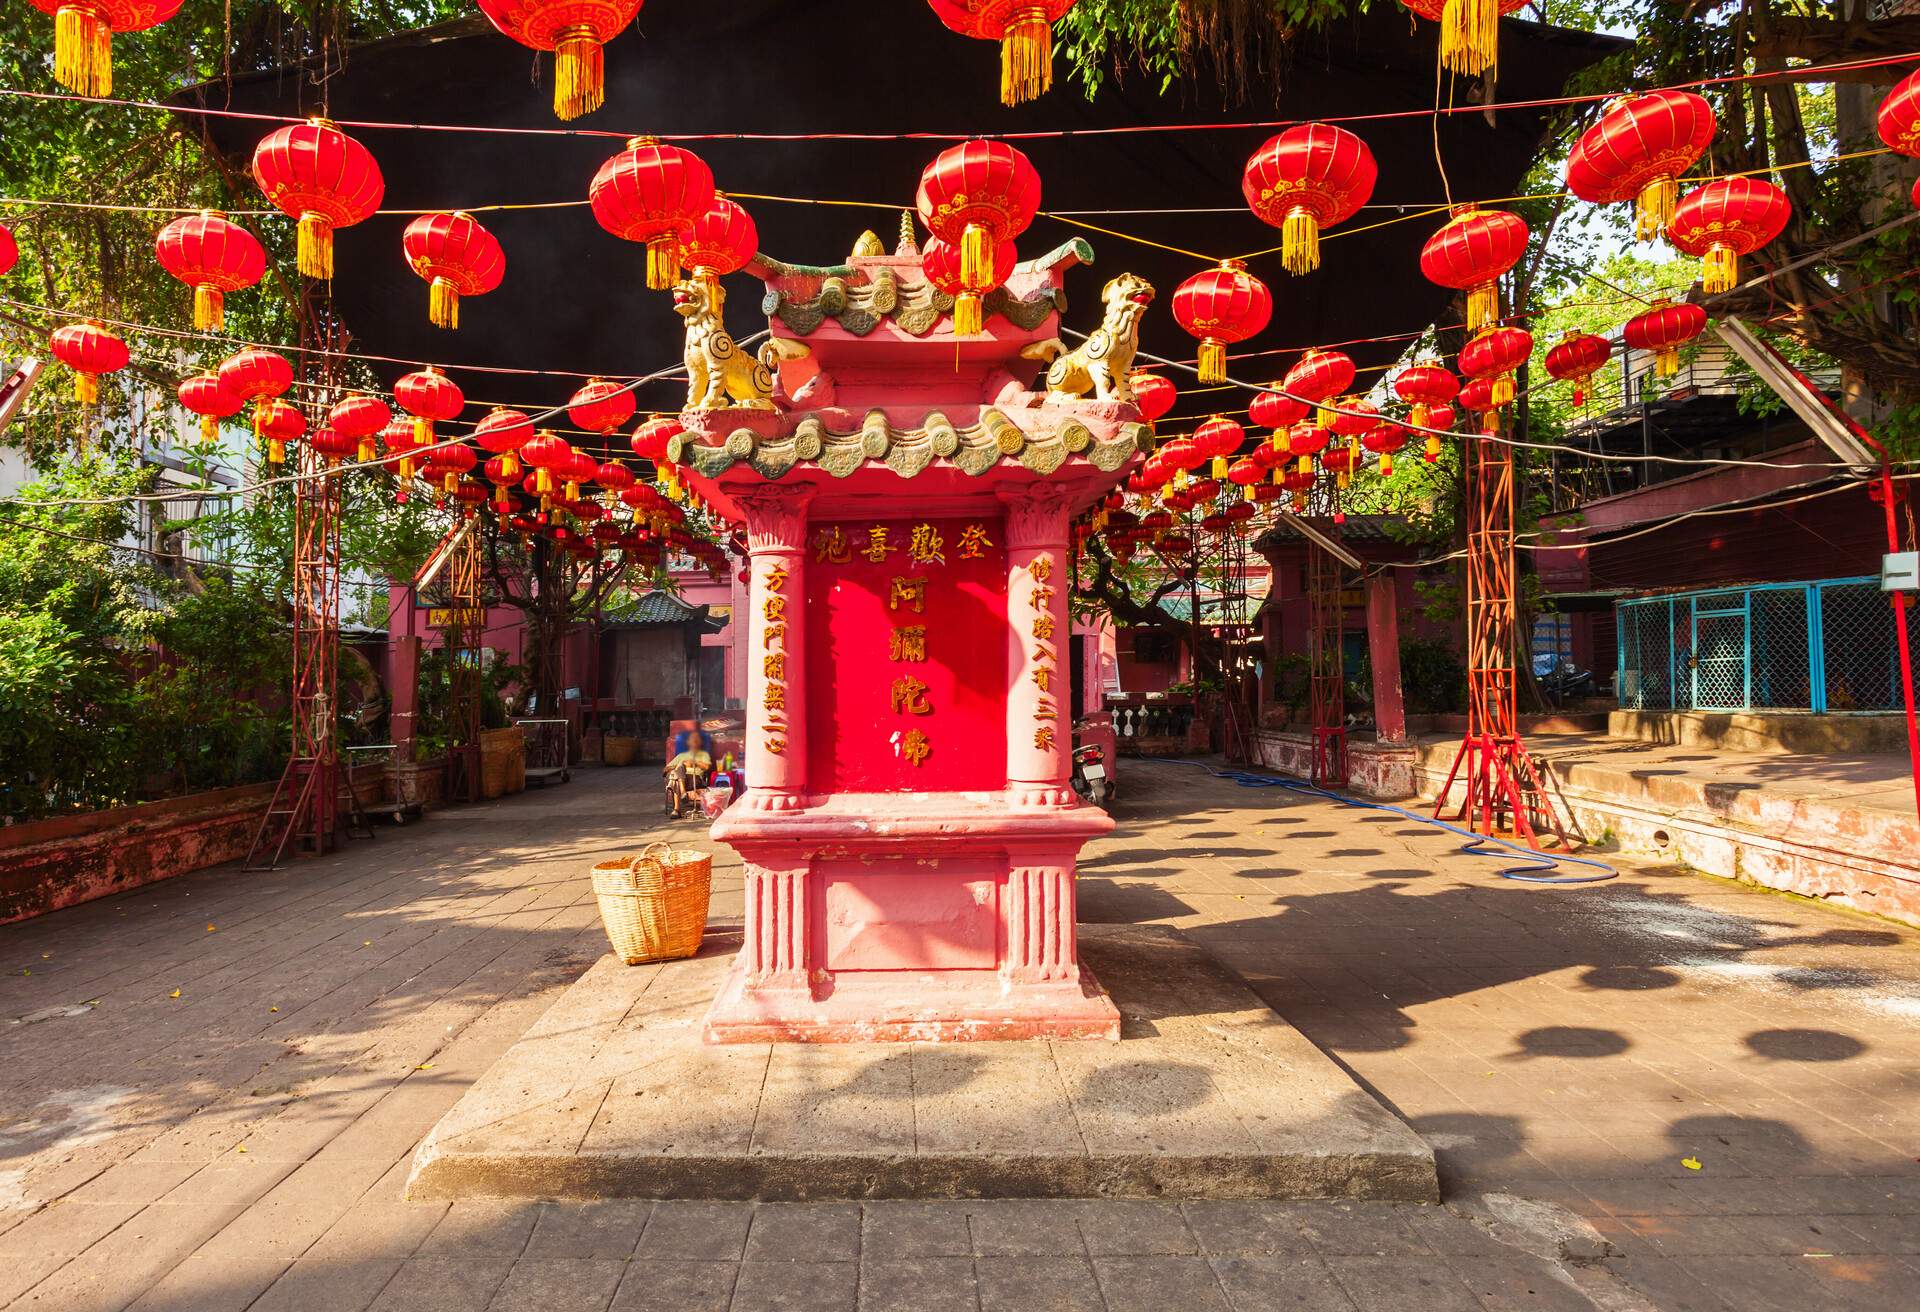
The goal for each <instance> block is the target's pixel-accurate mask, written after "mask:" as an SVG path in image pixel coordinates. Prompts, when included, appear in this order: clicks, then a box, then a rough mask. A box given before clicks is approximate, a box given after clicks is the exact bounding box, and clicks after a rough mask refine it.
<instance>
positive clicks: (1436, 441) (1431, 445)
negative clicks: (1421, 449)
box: [1427, 433, 1440, 464]
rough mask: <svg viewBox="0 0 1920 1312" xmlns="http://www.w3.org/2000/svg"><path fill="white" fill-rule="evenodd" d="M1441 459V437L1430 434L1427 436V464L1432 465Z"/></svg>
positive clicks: (1436, 434)
mask: <svg viewBox="0 0 1920 1312" xmlns="http://www.w3.org/2000/svg"><path fill="white" fill-rule="evenodd" d="M1439 458H1440V435H1439V434H1438V433H1428V434H1427V463H1428V464H1432V463H1433V462H1434V461H1436V460H1438V459H1439Z"/></svg>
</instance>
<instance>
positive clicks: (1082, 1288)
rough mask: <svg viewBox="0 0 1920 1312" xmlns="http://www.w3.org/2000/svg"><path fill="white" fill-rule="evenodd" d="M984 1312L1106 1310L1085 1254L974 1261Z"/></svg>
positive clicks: (1103, 1311) (981, 1305)
mask: <svg viewBox="0 0 1920 1312" xmlns="http://www.w3.org/2000/svg"><path fill="white" fill-rule="evenodd" d="M973 1268H974V1273H975V1276H976V1278H977V1279H978V1281H979V1292H980V1312H1105V1309H1106V1302H1105V1300H1104V1299H1102V1298H1101V1296H1100V1285H1099V1283H1098V1282H1097V1281H1096V1280H1095V1279H1094V1275H1093V1267H1092V1266H1091V1265H1089V1264H1088V1262H1087V1259H1086V1258H1084V1257H982V1258H978V1259H976V1260H975V1262H974V1264H973Z"/></svg>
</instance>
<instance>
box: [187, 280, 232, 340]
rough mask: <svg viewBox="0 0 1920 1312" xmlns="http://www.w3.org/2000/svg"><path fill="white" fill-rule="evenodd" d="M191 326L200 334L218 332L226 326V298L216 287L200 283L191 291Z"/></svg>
mask: <svg viewBox="0 0 1920 1312" xmlns="http://www.w3.org/2000/svg"><path fill="white" fill-rule="evenodd" d="M193 326H194V327H195V328H198V329H199V330H200V331H202V332H207V331H209V330H211V331H213V332H219V331H220V330H221V329H222V328H225V327H226V326H227V308H226V297H224V296H222V295H221V294H220V289H219V288H218V287H209V286H207V284H205V283H201V284H200V285H198V286H197V287H195V288H194V289H193Z"/></svg>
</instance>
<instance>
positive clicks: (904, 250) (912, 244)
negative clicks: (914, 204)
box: [893, 210, 920, 255]
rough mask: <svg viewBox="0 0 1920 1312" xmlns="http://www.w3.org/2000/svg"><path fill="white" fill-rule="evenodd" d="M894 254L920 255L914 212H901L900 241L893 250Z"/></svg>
mask: <svg viewBox="0 0 1920 1312" xmlns="http://www.w3.org/2000/svg"><path fill="white" fill-rule="evenodd" d="M893 253H894V254H895V255H918V254H919V253H920V239H919V238H918V237H917V236H916V235H915V234H914V229H913V211H912V210H901V211H900V241H899V244H898V245H896V246H895V247H894V248H893Z"/></svg>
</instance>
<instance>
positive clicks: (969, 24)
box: [927, 0, 1079, 105]
mask: <svg viewBox="0 0 1920 1312" xmlns="http://www.w3.org/2000/svg"><path fill="white" fill-rule="evenodd" d="M927 3H928V4H929V5H931V6H932V8H933V12H934V13H935V14H936V15H938V17H939V19H940V21H941V22H942V23H945V24H946V25H947V27H948V28H950V29H951V30H953V31H955V32H958V33H960V35H962V36H970V37H973V38H974V39H976V40H979V41H998V42H999V43H1000V103H1001V104H1003V105H1018V104H1020V103H1022V102H1023V101H1028V100H1033V99H1036V98H1038V97H1039V96H1042V95H1044V94H1046V92H1047V91H1048V90H1049V89H1050V88H1051V87H1052V86H1053V25H1054V24H1055V23H1057V22H1059V21H1060V20H1061V18H1063V17H1065V15H1066V12H1067V11H1068V10H1069V9H1071V8H1073V7H1074V5H1076V4H1078V3H1079V0H927Z"/></svg>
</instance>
